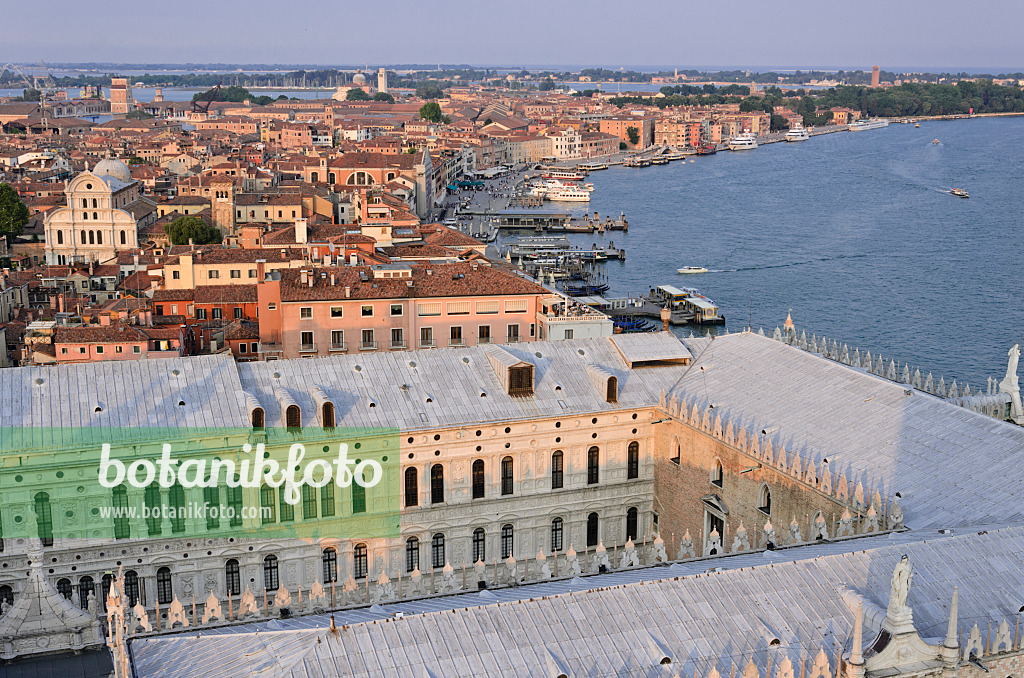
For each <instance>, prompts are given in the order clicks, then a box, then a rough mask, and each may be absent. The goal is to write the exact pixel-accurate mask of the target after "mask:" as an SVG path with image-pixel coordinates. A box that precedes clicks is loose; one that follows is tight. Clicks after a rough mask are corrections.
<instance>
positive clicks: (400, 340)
mask: <svg viewBox="0 0 1024 678" xmlns="http://www.w3.org/2000/svg"><path fill="white" fill-rule="evenodd" d="M391 348H405V333H404V332H403V331H402V328H401V327H392V328H391Z"/></svg>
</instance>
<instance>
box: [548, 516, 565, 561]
mask: <svg viewBox="0 0 1024 678" xmlns="http://www.w3.org/2000/svg"><path fill="white" fill-rule="evenodd" d="M563 532H564V530H563V525H562V519H561V518H555V519H554V520H552V521H551V552H552V553H558V552H559V551H561V550H562V538H563Z"/></svg>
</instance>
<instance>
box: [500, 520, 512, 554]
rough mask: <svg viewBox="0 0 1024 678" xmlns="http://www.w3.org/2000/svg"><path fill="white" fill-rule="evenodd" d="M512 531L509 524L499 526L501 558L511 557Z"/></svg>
mask: <svg viewBox="0 0 1024 678" xmlns="http://www.w3.org/2000/svg"><path fill="white" fill-rule="evenodd" d="M512 537H513V531H512V526H511V525H502V526H501V559H502V560H506V559H508V558H511V557H512V541H513V538H512Z"/></svg>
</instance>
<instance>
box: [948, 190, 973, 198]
mask: <svg viewBox="0 0 1024 678" xmlns="http://www.w3.org/2000/svg"><path fill="white" fill-rule="evenodd" d="M949 193H950V195H955V196H956V197H958V198H970V197H971V195H970V193H968V192H967V191H965V190H964V189H962V188H953V189H950V191H949Z"/></svg>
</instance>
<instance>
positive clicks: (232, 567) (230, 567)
mask: <svg viewBox="0 0 1024 678" xmlns="http://www.w3.org/2000/svg"><path fill="white" fill-rule="evenodd" d="M224 587H225V588H226V589H227V592H228V595H229V596H240V595H242V570H241V568H240V567H238V561H237V560H235V559H234V558H232V559H231V560H229V561H228V562H226V563H224Z"/></svg>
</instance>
